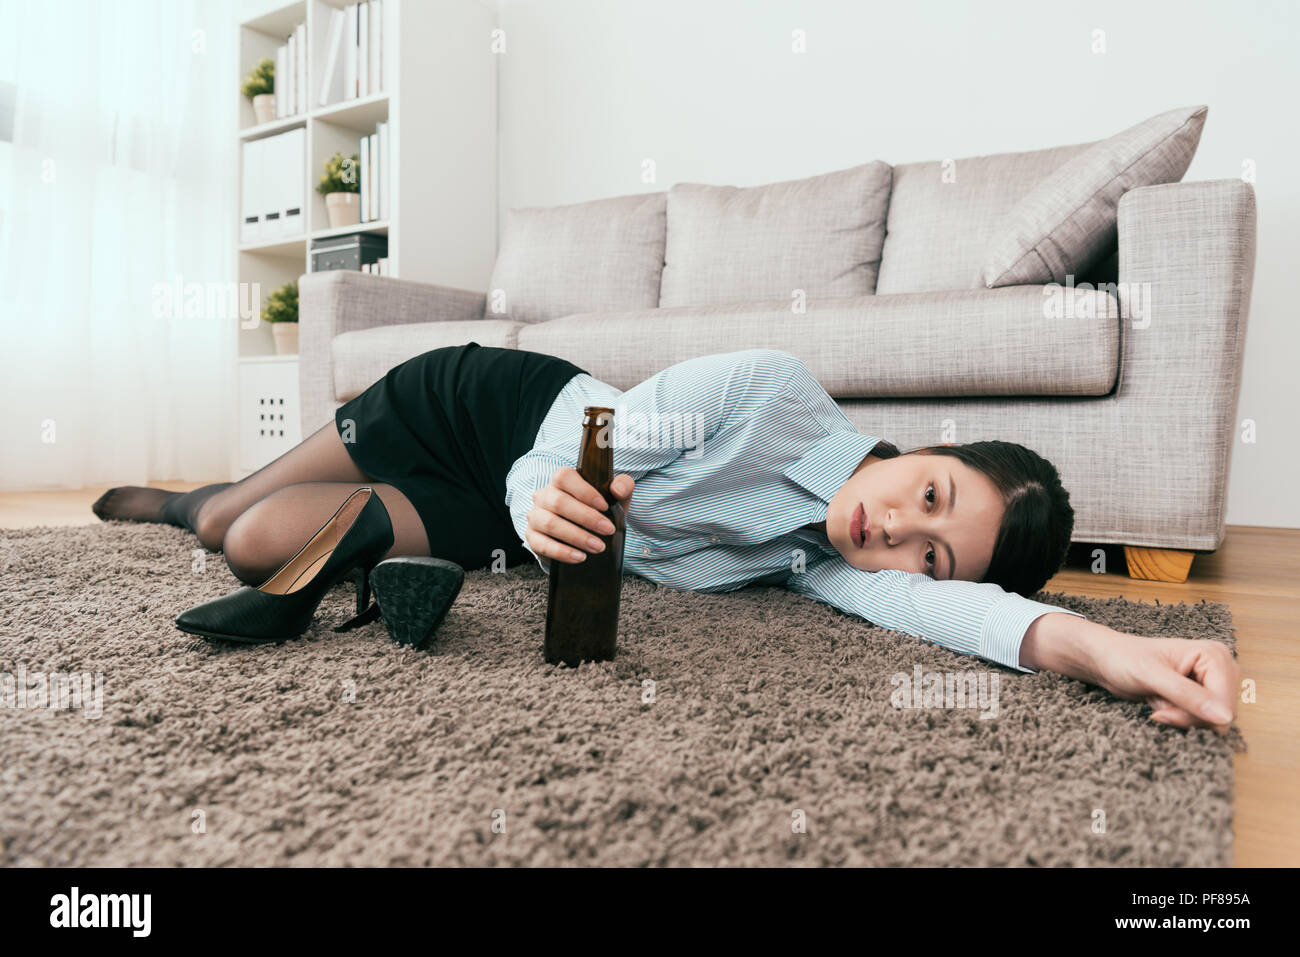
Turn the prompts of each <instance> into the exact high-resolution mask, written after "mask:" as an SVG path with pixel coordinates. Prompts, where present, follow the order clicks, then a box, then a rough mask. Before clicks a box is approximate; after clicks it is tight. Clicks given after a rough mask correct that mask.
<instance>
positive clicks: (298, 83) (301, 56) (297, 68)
mask: <svg viewBox="0 0 1300 957" xmlns="http://www.w3.org/2000/svg"><path fill="white" fill-rule="evenodd" d="M293 38H294V43H295V45H296V48H297V62H296V63H295V64H294V73H293V104H294V110H293V111H294V113H296V114H301V113H306V112H307V24H305V23H300V24H298V26H296V27H295V28H294V31H293Z"/></svg>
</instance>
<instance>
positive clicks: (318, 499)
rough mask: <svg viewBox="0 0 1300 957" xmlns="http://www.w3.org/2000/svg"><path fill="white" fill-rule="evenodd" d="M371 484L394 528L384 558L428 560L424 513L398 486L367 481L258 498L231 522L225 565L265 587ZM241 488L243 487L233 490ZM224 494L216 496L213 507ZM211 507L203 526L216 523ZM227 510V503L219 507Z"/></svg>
mask: <svg viewBox="0 0 1300 957" xmlns="http://www.w3.org/2000/svg"><path fill="white" fill-rule="evenodd" d="M272 464H274V463H272ZM248 478H250V479H251V478H253V476H251V475H250V476H249V477H248ZM247 480H248V479H245V480H244V481H247ZM367 484H368V485H370V486H371V488H373V489H374V490H375V492H376V493H377V494H378V495H379V500H380V501H381V502H383V503H384V508H386V509H388V517H389V518H390V519H391V520H392V523H393V547H392V548H390V549H389V550H388V552H387V553H386V554H385V555H384V556H383V557H384V558H392V557H393V556H395V555H428V554H429V540H428V536H427V535H426V534H425V530H424V523H423V522H422V521H421V519H420V516H419V513H418V512H416V510H415V506H414V505H413V504H411V500H410V499H408V498H407V497H406V496H405V495H403V494H402V493H401V492H399V491H398V490H397V489H396V488H394V487H393V486H391V485H386V484H383V483H373V482H365V481H348V482H299V483H295V484H293V485H287V486H284V487H282V488H279V489H276V490H275V491H273V492H271V493H270V494H268V495H265V496H263V497H261V498H259V499H258V500H257V501H256V502H254V503H253V504H252V505H250V506H249V507H248V508H247V509H245V510H244V511H243V512H241V513H240V514H239V515H238V516H237V517H236V518H235V519H234V520H233V521H232V522H231V523H230V527H229V529H228V530H227V531H226V533H225V541H224V543H223V546H222V551H223V552H224V553H225V556H226V564H227V565H228V566H229V567H230V570H231V571H232V572H233V573H234V575H235V577H236V578H238V579H239V580H240V581H242V582H245V583H247V584H249V585H260V584H261V583H262V582H264V581H266V579H268V578H270V577H271V575H272V574H274V573H275V572H276V571H278V570H279V569H280V568H281V566H283V565H284V563H285V562H287V561H288V560H289V559H290V558H292V557H293V556H294V555H296V554H297V553H298V550H299V549H301V548H302V547H303V545H305V544H307V541H308V540H309V539H310V538H311V537H312V536H313V535H314V534H316V532H317V531H319V529H320V527H321V526H322V525H324V524H325V523H326V522H327V521H328V520H329V518H330V516H332V515H333V514H334V513H335V512H336V511H338V507H339V506H340V505H342V504H343V501H344V499H346V498H347V497H348V496H349V495H351V494H352V493H353V492H354V491H356V490H357V488H359V487H360V486H362V485H367ZM237 487H238V483H237V484H236V485H235V486H232V487H231V488H232V489H234V488H237ZM224 494H225V492H222V493H220V494H218V495H216V496H214V497H213V499H212V502H218V501H219V499H220V498H221V496H222V495H224ZM210 507H211V506H209V507H208V508H205V509H204V512H205V514H204V516H203V517H202V518H201V519H200V525H202V524H203V523H205V522H209V521H215V519H212V518H210V517H209V516H208V514H207V512H208V509H209V508H210ZM225 507H226V506H225V504H224V503H219V504H218V505H217V506H216V508H218V509H222V508H225ZM214 514H216V513H215V512H214Z"/></svg>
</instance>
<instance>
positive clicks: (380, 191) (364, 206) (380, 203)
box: [357, 121, 391, 223]
mask: <svg viewBox="0 0 1300 957" xmlns="http://www.w3.org/2000/svg"><path fill="white" fill-rule="evenodd" d="M389 142H390V140H389V136H388V123H387V122H386V121H381V122H379V123H376V124H375V132H373V133H368V134H367V135H365V136H362V137H359V138H358V139H357V156H358V157H359V159H360V170H359V173H360V177H361V178H360V184H361V199H360V202H361V222H363V223H370V222H375V221H377V220H382V219H387V218H388V215H389V208H388V203H389V199H388V197H389V195H390V192H389V175H388V170H389V167H390V165H391V163H390V160H389V158H388V153H389V145H388V144H389Z"/></svg>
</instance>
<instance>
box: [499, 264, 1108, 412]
mask: <svg viewBox="0 0 1300 957" xmlns="http://www.w3.org/2000/svg"><path fill="white" fill-rule="evenodd" d="M1049 291H1050V290H1049V287H1045V286H1008V287H1006V288H1003V289H995V290H987V289H971V290H963V291H960V292H942V293H921V294H908V295H893V296H881V295H875V296H859V297H853V298H847V299H835V300H832V299H823V300H811V301H810V302H809V304H808V310H807V312H805V313H801V314H792V312H791V309H790V304H789V303H788V302H786V301H784V300H777V301H773V302H759V303H736V304H730V305H717V306H704V307H700V306H679V307H668V308H662V309H651V310H636V311H629V312H609V313H596V314H588V315H573V316H567V317H565V318H563V319H556V320H554V321H552V322H544V323H540V324H535V325H528V326H524V327H522V328H521V329H520V330H519V344H518V348H520V349H531V350H533V351H535V352H545V353H548V354H549V355H554V356H559V357H561V358H564V359H568V360H569V361H570V362H573V363H575V364H577V365H579V366H581V367H582V368H584V369H586V370H587V371H588V372H590V373H591V374H592V375H593V376H595V377H596V378H598V379H600V380H602V381H604V382H608V383H609V384H610V385H612V386H614V387H616V388H618V389H623V390H626V389H630V388H632V386H634V385H636V384H637V383H639V382H642V381H643V380H645V379H648V378H649V377H650V376H652V375H654V374H655V373H656V372H658V371H660V370H661V369H666V368H667V367H668V366H670V365H673V364H674V363H676V362H681V361H682V360H684V359H690V358H693V357H695V356H701V355H710V354H712V353H719V352H731V351H733V350H735V349H738V348H741V347H742V346H743V347H744V348H746V349H784V350H786V351H787V352H791V353H793V354H794V355H796V356H798V357H799V358H800V359H802V360H803V361H804V363H805V364H806V365H807V366H808V368H809V369H811V370H812V372H813V374H814V375H816V376H817V379H818V380H819V381H820V382H821V384H822V386H823V387H824V388H825V389H826V391H827V392H829V393H830V394H831V395H832V396H834V397H836V398H868V397H885V396H907V397H929V398H934V397H944V396H989V395H1017V396H1029V395H1032V396H1061V395H1094V396H1095V395H1105V394H1106V393H1108V392H1110V390H1111V389H1112V388H1113V387H1114V385H1115V379H1116V375H1117V374H1118V369H1119V306H1118V303H1117V301H1116V298H1115V296H1114V295H1112V294H1111V293H1110V292H1108V291H1102V290H1086V291H1085V290H1075V291H1074V293H1073V297H1072V299H1071V301H1070V302H1069V303H1063V302H1062V301H1061V299H1060V297H1059V296H1058V297H1055V298H1054V297H1053V296H1049V295H1047V293H1048V292H1049ZM1058 306H1059V307H1060V309H1059V313H1058V310H1057V307H1058ZM938 427H939V426H938V423H937V422H936V423H935V429H936V430H937V429H938Z"/></svg>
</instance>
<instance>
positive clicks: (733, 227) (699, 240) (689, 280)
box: [659, 162, 892, 307]
mask: <svg viewBox="0 0 1300 957" xmlns="http://www.w3.org/2000/svg"><path fill="white" fill-rule="evenodd" d="M891 181H892V170H891V168H890V167H889V165H888V164H886V163H881V162H873V163H867V164H865V165H863V166H855V167H853V168H852V169H845V170H838V171H836V172H833V173H826V174H824V175H821V176H813V177H811V178H809V179H800V180H787V181H785V182H780V183H769V184H767V185H765V186H749V187H736V186H707V185H704V184H700V183H678V184H677V185H675V186H673V188H672V189H670V190H669V191H668V239H667V245H666V250H665V254H664V271H663V284H662V286H661V288H660V291H659V305H660V306H661V307H668V306H708V305H715V304H718V303H733V302H760V301H765V300H784V301H787V302H788V301H790V298H791V296H792V295H793V294H794V291H795V290H796V289H802V290H803V292H804V295H806V296H808V297H809V298H814V297H820V296H827V297H842V296H869V295H871V294H872V293H874V292H875V289H876V274H877V272H878V271H879V269H880V249H881V246H882V245H883V244H884V241H885V216H886V213H887V212H888V209H889V189H890V184H891Z"/></svg>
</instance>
